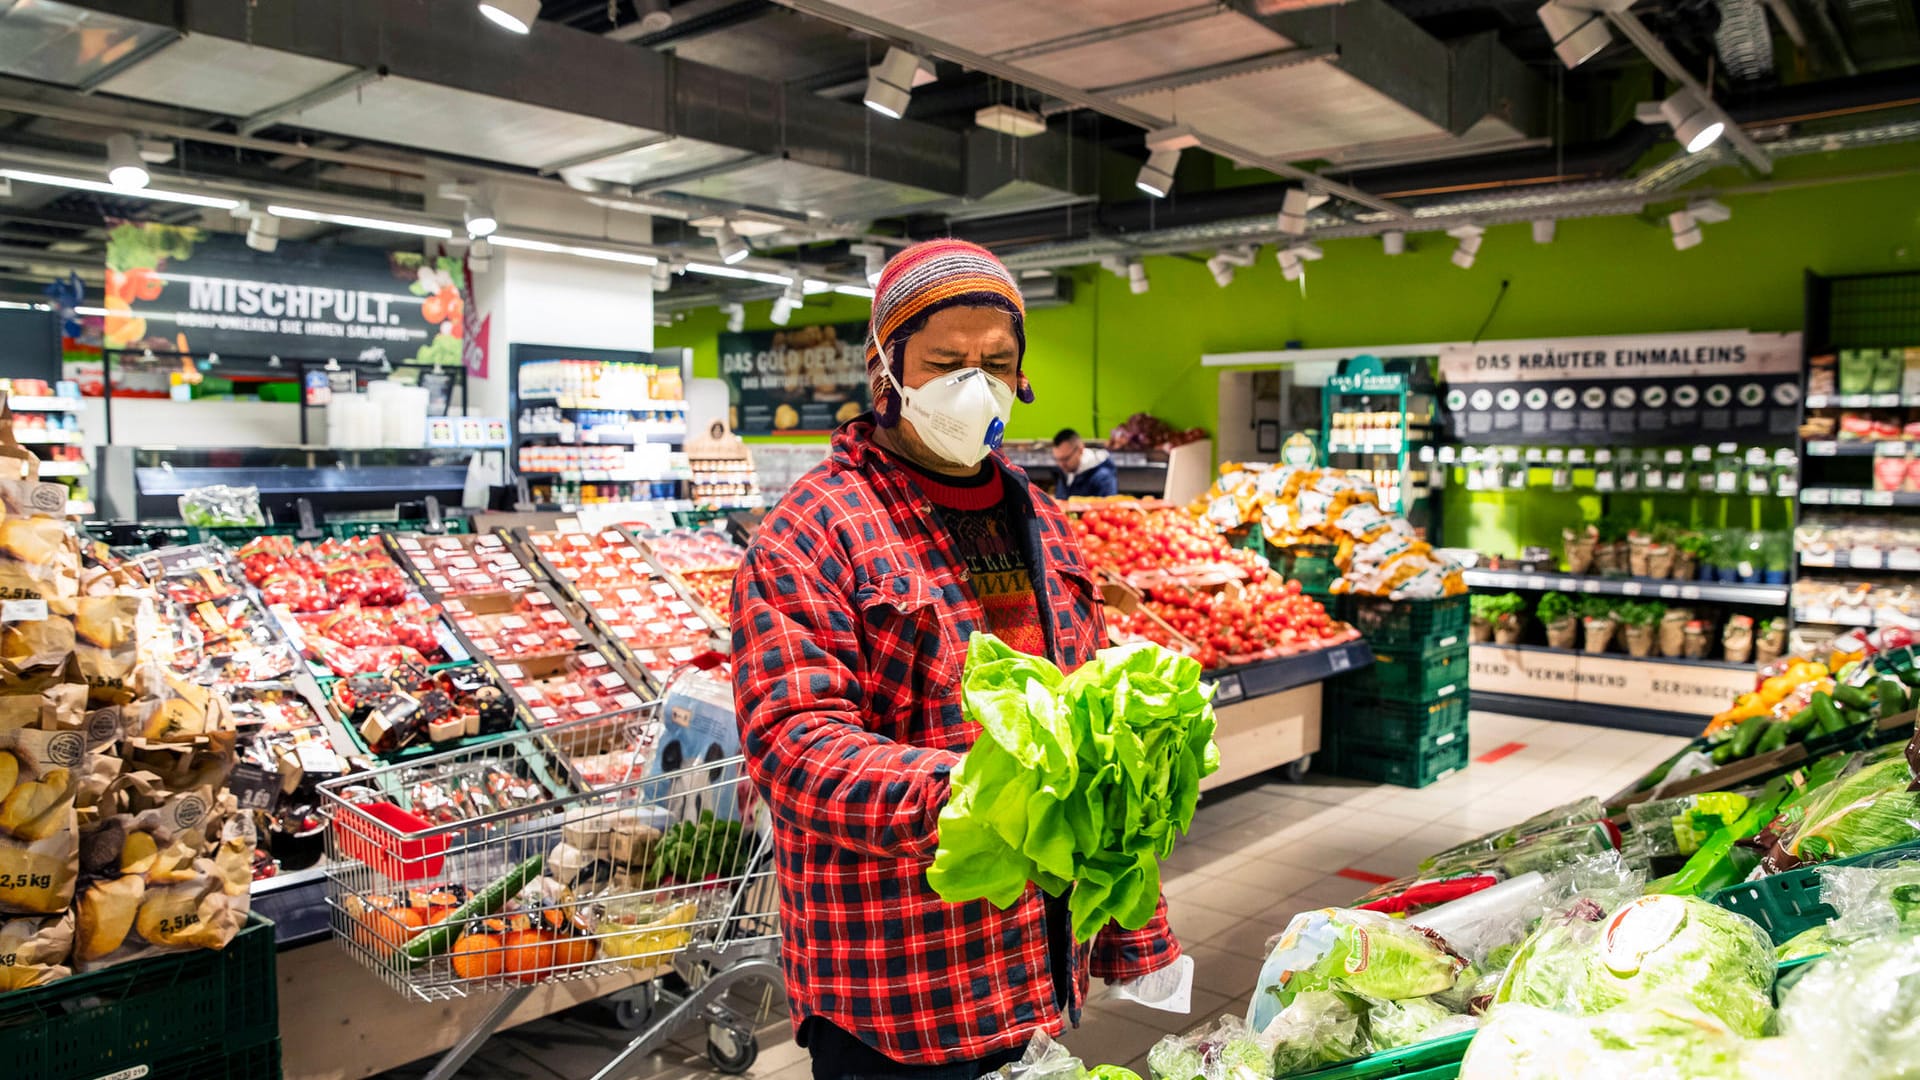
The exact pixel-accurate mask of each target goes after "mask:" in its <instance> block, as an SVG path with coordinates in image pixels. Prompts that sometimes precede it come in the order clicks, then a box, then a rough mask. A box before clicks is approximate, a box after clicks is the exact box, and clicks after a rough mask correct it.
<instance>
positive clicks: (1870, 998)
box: [1756, 934, 1920, 1080]
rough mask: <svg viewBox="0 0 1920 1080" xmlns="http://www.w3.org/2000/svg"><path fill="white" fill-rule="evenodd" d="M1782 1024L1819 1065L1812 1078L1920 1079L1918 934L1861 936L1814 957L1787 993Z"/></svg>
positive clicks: (1791, 1039) (1919, 952) (1785, 1031)
mask: <svg viewBox="0 0 1920 1080" xmlns="http://www.w3.org/2000/svg"><path fill="white" fill-rule="evenodd" d="M1780 1027H1781V1031H1782V1033H1783V1034H1784V1035H1785V1036H1786V1040H1787V1041H1790V1042H1793V1043H1797V1044H1799V1045H1800V1046H1801V1047H1803V1048H1804V1050H1805V1054H1806V1057H1807V1059H1808V1060H1810V1061H1816V1062H1819V1063H1820V1064H1821V1066H1822V1069H1823V1070H1824V1071H1822V1072H1819V1073H1817V1074H1813V1075H1817V1076H1819V1077H1821V1078H1822V1080H1824V1078H1826V1077H1829V1076H1830V1077H1833V1078H1835V1080H1838V1078H1842V1077H1844V1078H1845V1080H1907V1078H1910V1077H1915V1076H1920V935H1914V934H1896V935H1893V936H1889V937H1881V938H1876V939H1873V940H1871V941H1863V942H1860V943H1858V944H1855V945H1849V946H1845V947H1843V948H1841V949H1839V950H1837V951H1835V952H1832V953H1829V954H1828V955H1827V956H1826V957H1824V958H1822V959H1819V960H1816V961H1814V962H1813V963H1812V964H1810V965H1808V967H1807V969H1806V971H1805V973H1804V974H1803V975H1802V976H1801V978H1800V979H1799V980H1798V981H1797V982H1795V983H1794V984H1793V985H1792V986H1791V987H1789V988H1788V989H1787V991H1786V992H1785V994H1784V995H1783V997H1782V1000H1781V1003H1780ZM1756 1075H1759V1074H1756ZM1773 1075H1789V1074H1773ZM1800 1075H1803V1076H1804V1075H1808V1074H1800Z"/></svg>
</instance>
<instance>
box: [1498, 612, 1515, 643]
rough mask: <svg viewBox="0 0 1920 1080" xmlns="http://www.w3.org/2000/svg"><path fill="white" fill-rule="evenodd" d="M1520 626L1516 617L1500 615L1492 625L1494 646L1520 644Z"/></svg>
mask: <svg viewBox="0 0 1920 1080" xmlns="http://www.w3.org/2000/svg"><path fill="white" fill-rule="evenodd" d="M1521 629H1522V624H1521V622H1520V616H1518V615H1502V616H1500V618H1499V619H1497V620H1496V621H1495V622H1494V624H1493V641H1494V644H1496V645H1518V644H1520V631H1521Z"/></svg>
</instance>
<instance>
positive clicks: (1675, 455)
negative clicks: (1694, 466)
mask: <svg viewBox="0 0 1920 1080" xmlns="http://www.w3.org/2000/svg"><path fill="white" fill-rule="evenodd" d="M1664 460H1665V461H1666V463H1667V464H1669V465H1685V464H1686V463H1687V453H1686V451H1684V450H1669V451H1667V452H1666V454H1665V457H1664Z"/></svg>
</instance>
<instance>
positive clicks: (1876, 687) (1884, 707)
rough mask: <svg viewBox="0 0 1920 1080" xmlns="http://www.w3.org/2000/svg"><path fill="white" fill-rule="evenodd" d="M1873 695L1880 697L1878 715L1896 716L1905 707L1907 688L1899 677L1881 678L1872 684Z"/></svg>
mask: <svg viewBox="0 0 1920 1080" xmlns="http://www.w3.org/2000/svg"><path fill="white" fill-rule="evenodd" d="M1873 696H1874V697H1876V698H1879V699H1880V715H1881V716H1883V717H1886V716H1897V715H1899V714H1900V713H1901V712H1904V711H1905V710H1906V707H1907V688H1906V687H1905V686H1902V685H1901V684H1900V680H1899V679H1881V680H1880V681H1879V682H1877V683H1874V684H1873Z"/></svg>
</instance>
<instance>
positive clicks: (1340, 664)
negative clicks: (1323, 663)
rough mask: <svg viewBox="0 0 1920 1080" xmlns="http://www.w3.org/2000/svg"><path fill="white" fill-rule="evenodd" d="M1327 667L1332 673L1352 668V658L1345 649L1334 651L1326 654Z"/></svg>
mask: <svg viewBox="0 0 1920 1080" xmlns="http://www.w3.org/2000/svg"><path fill="white" fill-rule="evenodd" d="M1327 666H1328V667H1329V668H1330V669H1332V670H1333V671H1336V672H1339V671H1345V670H1347V669H1348V668H1350V667H1352V666H1353V656H1352V655H1351V654H1350V653H1348V652H1347V650H1345V649H1335V650H1334V651H1333V652H1331V653H1328V654H1327Z"/></svg>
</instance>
